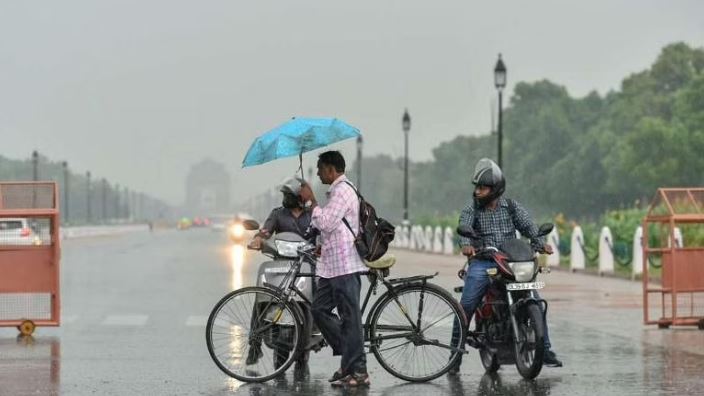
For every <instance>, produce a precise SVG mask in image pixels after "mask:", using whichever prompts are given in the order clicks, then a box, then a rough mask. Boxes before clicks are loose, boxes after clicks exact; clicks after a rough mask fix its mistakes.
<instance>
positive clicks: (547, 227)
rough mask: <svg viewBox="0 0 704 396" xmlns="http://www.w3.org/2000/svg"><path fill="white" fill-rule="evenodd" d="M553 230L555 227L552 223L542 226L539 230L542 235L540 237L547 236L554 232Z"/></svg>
mask: <svg viewBox="0 0 704 396" xmlns="http://www.w3.org/2000/svg"><path fill="white" fill-rule="evenodd" d="M553 228H555V226H554V225H553V224H552V223H544V224H541V225H540V228H538V234H540V236H543V235H547V234H549V233H551V232H552V229H553Z"/></svg>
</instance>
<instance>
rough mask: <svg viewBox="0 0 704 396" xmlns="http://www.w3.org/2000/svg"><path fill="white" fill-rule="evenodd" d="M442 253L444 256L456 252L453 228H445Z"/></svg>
mask: <svg viewBox="0 0 704 396" xmlns="http://www.w3.org/2000/svg"><path fill="white" fill-rule="evenodd" d="M442 252H443V253H444V254H453V253H454V252H455V235H454V234H453V233H452V228H450V227H445V235H444V237H443V241H442Z"/></svg>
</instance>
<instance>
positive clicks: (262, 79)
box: [0, 0, 704, 204]
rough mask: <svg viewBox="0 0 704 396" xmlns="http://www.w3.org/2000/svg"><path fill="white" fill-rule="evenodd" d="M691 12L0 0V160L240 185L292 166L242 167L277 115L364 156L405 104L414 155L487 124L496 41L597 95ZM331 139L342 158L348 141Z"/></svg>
mask: <svg viewBox="0 0 704 396" xmlns="http://www.w3.org/2000/svg"><path fill="white" fill-rule="evenodd" d="M703 16H704V2H703V1H641V0H639V1H636V0H633V1H614V0H611V1H593V0H592V1H586V0H585V1H580V2H574V1H539V0H535V1H515V2H510V1H501V2H474V1H467V0H458V1H411V0H390V1H383V0H382V1H379V0H357V1H345V2H342V1H328V0H320V1H276V2H275V1H264V0H257V1H234V0H226V1H174V0H162V1H148V0H139V1H126V0H119V1H118V0H111V1H107V0H102V1H97V0H89V1H88V0H87V1H68V0H63V1H44V2H34V1H31V2H30V1H19V0H0V139H1V140H0V155H4V156H8V157H11V158H23V157H27V156H28V155H29V153H30V152H31V151H32V150H33V149H37V150H39V151H40V152H41V153H43V154H44V155H47V156H48V157H50V158H52V159H57V160H61V159H66V160H68V161H69V163H70V166H71V168H72V169H73V170H74V171H76V172H85V171H86V170H91V171H92V172H93V174H94V175H96V177H107V178H108V179H110V180H112V181H114V182H117V183H120V184H121V185H127V186H130V187H132V188H134V189H137V190H141V191H145V192H147V193H150V194H153V195H156V196H159V197H161V198H164V199H166V200H167V201H169V202H171V203H174V204H178V203H181V202H182V201H183V199H184V180H185V176H186V173H187V171H188V168H189V167H190V165H191V164H192V163H194V162H197V161H199V160H201V159H203V158H205V157H210V158H212V159H215V160H217V161H221V162H223V163H224V164H225V165H226V166H227V168H228V170H229V171H230V172H231V173H232V175H233V178H234V181H235V185H236V188H237V191H236V193H237V194H240V193H241V194H243V195H248V194H249V192H259V191H261V190H262V189H264V188H265V187H267V186H269V185H273V184H276V183H277V182H279V181H280V180H281V179H282V178H283V177H285V176H286V175H289V174H291V173H293V171H294V170H295V168H296V167H297V160H294V159H292V160H284V161H280V162H278V163H274V164H269V165H264V166H261V167H257V168H247V169H240V164H241V161H242V158H243V156H244V154H245V152H246V150H247V149H248V147H249V144H250V143H251V141H252V140H253V139H254V138H255V137H256V136H257V135H259V134H261V133H263V132H265V131H267V130H268V129H271V128H273V127H275V126H276V125H278V124H280V123H282V122H283V121H285V120H287V119H289V118H290V117H292V116H336V117H339V118H342V119H344V120H346V121H347V122H349V123H351V124H353V125H355V126H357V127H359V128H360V129H361V131H362V133H363V134H364V136H365V140H366V145H365V150H366V151H365V153H367V154H374V153H389V154H391V155H394V156H399V155H401V154H402V153H403V134H402V131H401V125H400V120H401V115H402V113H403V109H404V107H408V109H409V112H410V114H411V117H412V121H413V126H412V130H411V148H410V151H411V157H412V159H415V160H425V159H429V158H431V155H432V153H431V150H432V148H433V147H435V146H436V145H438V144H439V143H440V142H442V141H446V140H449V139H451V138H453V137H454V136H456V135H458V134H483V133H487V131H488V130H489V127H490V111H489V109H490V101H491V100H492V99H494V98H495V96H496V92H495V89H494V87H493V75H492V71H493V67H494V64H495V62H496V58H497V54H498V53H499V52H501V53H503V56H504V59H505V62H506V66H507V68H508V78H509V88H510V87H511V86H512V85H513V84H514V83H516V82H517V81H535V80H539V79H543V78H547V79H550V80H552V81H554V82H557V83H560V84H563V85H565V86H566V87H567V89H568V90H569V92H570V93H571V94H572V95H575V96H582V95H585V94H586V93H588V92H589V91H591V90H594V89H596V90H597V91H599V92H600V93H604V92H606V91H608V90H610V89H618V88H619V83H620V81H621V80H622V78H623V77H624V76H626V75H628V74H630V73H633V72H636V71H640V70H642V69H644V68H647V67H648V66H649V65H650V64H651V63H652V62H653V61H654V59H655V57H656V56H657V54H658V52H659V50H660V49H661V48H662V47H663V46H664V45H666V44H668V43H671V42H674V41H685V42H687V43H688V44H690V45H693V46H698V47H699V46H703V45H704V17H703ZM335 147H337V148H340V149H342V150H343V152H344V153H346V154H348V157H349V158H350V162H351V160H352V155H353V152H354V143H353V142H347V143H343V144H340V145H338V146H335ZM304 161H305V163H306V167H307V166H308V165H313V164H314V163H315V157H314V156H313V155H308V156H306V157H304Z"/></svg>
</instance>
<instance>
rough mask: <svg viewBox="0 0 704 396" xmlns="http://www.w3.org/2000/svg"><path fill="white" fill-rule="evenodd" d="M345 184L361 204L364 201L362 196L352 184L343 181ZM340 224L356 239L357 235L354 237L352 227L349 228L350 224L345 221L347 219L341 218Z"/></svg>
mask: <svg viewBox="0 0 704 396" xmlns="http://www.w3.org/2000/svg"><path fill="white" fill-rule="evenodd" d="M345 183H346V184H347V185H348V186H350V188H352V191H354V193H355V194H357V198H358V199H359V201H360V203H361V201H364V198H363V197H362V194H360V193H359V191H357V189H356V188H355V187H354V185H352V183H350V182H349V181H347V180H345ZM342 222H343V223H345V225H346V226H347V229H348V230H350V232H351V233H352V236H353V237H355V238H357V235H355V233H354V231H352V227H351V226H350V223H349V222H348V221H347V219H346V218H344V217H343V218H342Z"/></svg>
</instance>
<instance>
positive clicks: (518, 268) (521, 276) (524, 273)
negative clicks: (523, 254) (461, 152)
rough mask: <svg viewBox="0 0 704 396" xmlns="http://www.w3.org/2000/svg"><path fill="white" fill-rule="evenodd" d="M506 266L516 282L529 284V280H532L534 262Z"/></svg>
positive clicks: (521, 262) (520, 262)
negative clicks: (509, 268)
mask: <svg viewBox="0 0 704 396" xmlns="http://www.w3.org/2000/svg"><path fill="white" fill-rule="evenodd" d="M508 266H509V267H511V271H513V276H514V277H515V278H516V282H530V280H531V279H533V274H535V262H534V261H518V262H515V263H508Z"/></svg>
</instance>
